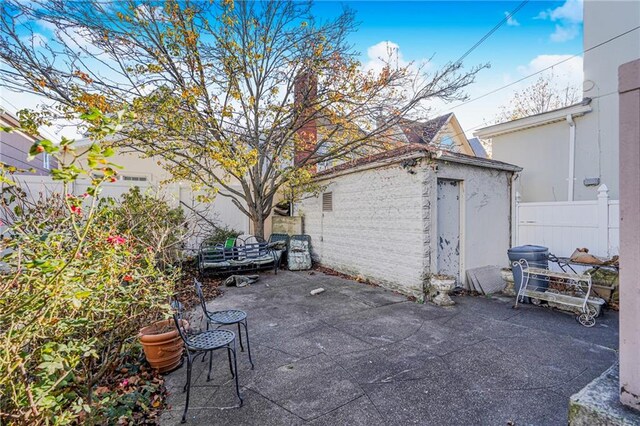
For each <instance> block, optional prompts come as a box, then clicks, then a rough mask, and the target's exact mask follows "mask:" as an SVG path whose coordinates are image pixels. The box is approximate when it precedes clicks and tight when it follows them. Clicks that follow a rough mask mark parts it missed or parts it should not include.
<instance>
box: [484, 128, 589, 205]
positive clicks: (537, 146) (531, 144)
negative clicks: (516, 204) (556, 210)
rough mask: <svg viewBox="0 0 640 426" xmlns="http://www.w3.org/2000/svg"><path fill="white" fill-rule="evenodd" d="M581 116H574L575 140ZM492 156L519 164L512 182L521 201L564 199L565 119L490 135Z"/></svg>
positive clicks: (580, 131) (566, 165)
mask: <svg viewBox="0 0 640 426" xmlns="http://www.w3.org/2000/svg"><path fill="white" fill-rule="evenodd" d="M583 120H584V118H583V117H579V118H576V119H575V122H576V140H577V139H579V137H580V136H581V135H582V134H583V126H582V123H583ZM576 145H578V143H577V142H576ZM492 158H493V159H494V160H499V161H505V162H507V163H511V164H516V165H518V166H520V167H522V168H523V170H522V172H520V177H519V178H518V179H517V180H516V184H515V189H516V190H517V191H518V192H520V195H521V196H522V201H524V202H534V201H567V179H568V177H569V124H567V122H566V121H562V122H558V123H553V124H548V125H546V126H540V127H534V128H531V129H527V130H521V131H519V132H515V133H507V134H505V135H501V136H496V137H494V138H493V139H492ZM577 186H578V185H576V187H577ZM590 199H593V197H592V198H590Z"/></svg>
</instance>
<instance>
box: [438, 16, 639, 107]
mask: <svg viewBox="0 0 640 426" xmlns="http://www.w3.org/2000/svg"><path fill="white" fill-rule="evenodd" d="M639 28H640V26H637V27H634V28H632V29H630V30H628V31H625V32H623V33H621V34H618V35H617V36H615V37H611V38H610V39H608V40H605V41H603V42H602V43H599V44H596V45H595V46H591V47H590V48H588V49H585V50H583V51H582V52H580V53H576V54H575V55H573V56H570V57H568V58H565V59H562V60H560V61H558V62H556V63H554V64H552V65H549V66H548V67H546V68H543V69H541V70H539V71H536V72H534V73H531V74H529V75H527V76H525V77H522V78H520V79H518V80H516V81H514V82H511V83H509V84H505V85H504V86H502V87H498V88H497V89H493V90H491V91H489V92H487V93H485V94H483V95H480V96H478V97H476V98H473V99H469V100H468V101H464V102H461V103H459V104H458V105H454V106H452V107H451V108H448V110H449V111H450V110H453V109H456V108H458V107H461V106H462V105H466V104H469V103H471V102H475V101H477V100H478V99H482V98H486V97H487V96H489V95H493V94H494V93H496V92H499V91H500V90H503V89H506V88H507V87H511V86H513V85H515V84H518V83H520V82H521V81H524V80H526V79H528V78H531V77H533V76H535V75H538V74H541V73H543V72H545V71H547V70H550V69H551V68H553V67H555V66H557V65H560V64H562V63H564V62H567V61H569V60H571V59H574V58H576V57H578V56H580V55H583V54H585V53H587V52H590V51H591V50H593V49H597V48H598V47H601V46H603V45H605V44H607V43H610V42H612V41H614V40H616V39H619V38H620V37H623V36H625V35H627V34H629V33H631V32H633V31H636V30H637V29H639Z"/></svg>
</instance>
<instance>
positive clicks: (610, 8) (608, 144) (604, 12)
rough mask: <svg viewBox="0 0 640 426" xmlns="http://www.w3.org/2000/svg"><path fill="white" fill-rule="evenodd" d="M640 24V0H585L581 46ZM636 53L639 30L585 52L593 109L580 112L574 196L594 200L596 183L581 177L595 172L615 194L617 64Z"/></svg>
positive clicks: (588, 94)
mask: <svg viewBox="0 0 640 426" xmlns="http://www.w3.org/2000/svg"><path fill="white" fill-rule="evenodd" d="M639 25H640V1H585V2H584V39H583V44H584V49H585V50H586V49H590V48H591V47H593V46H596V45H598V44H600V43H603V42H605V41H607V40H609V39H611V38H613V37H616V36H618V35H619V34H622V33H624V32H626V31H628V30H630V29H632V28H634V27H637V26H639ZM639 57H640V30H635V31H633V32H631V33H629V34H627V35H625V36H622V37H620V38H617V39H616V40H613V41H611V42H608V43H606V44H605V45H603V46H602V47H598V48H595V49H592V50H590V51H588V52H586V53H585V54H584V79H585V83H584V89H585V91H584V96H585V97H590V98H592V99H593V101H592V103H591V106H592V108H593V112H592V113H591V114H587V115H586V116H585V117H584V123H582V125H581V128H580V127H579V128H578V129H579V131H580V133H579V134H578V135H577V139H576V187H575V189H576V193H575V195H576V198H575V199H576V200H593V199H594V198H595V197H596V188H595V187H585V186H584V185H582V180H583V179H584V178H585V177H600V180H601V183H606V184H607V186H608V187H609V195H610V197H611V198H613V199H618V198H619V197H620V196H619V183H618V182H619V181H618V173H619V172H618V171H619V166H618V139H619V107H618V105H619V97H618V67H619V66H620V65H622V64H624V63H626V62H630V61H632V60H634V59H636V58H639Z"/></svg>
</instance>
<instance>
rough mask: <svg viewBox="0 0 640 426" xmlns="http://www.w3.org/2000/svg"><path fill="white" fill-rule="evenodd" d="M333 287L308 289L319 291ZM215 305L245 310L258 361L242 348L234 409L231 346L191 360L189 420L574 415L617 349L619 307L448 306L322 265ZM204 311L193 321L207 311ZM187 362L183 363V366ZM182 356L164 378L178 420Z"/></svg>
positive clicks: (407, 420)
mask: <svg viewBox="0 0 640 426" xmlns="http://www.w3.org/2000/svg"><path fill="white" fill-rule="evenodd" d="M317 287H323V288H325V289H326V291H325V292H324V293H322V294H320V295H317V296H311V295H309V291H311V290H312V289H314V288H317ZM224 290H225V294H224V295H223V296H222V297H219V298H217V299H215V300H212V301H211V302H209V303H208V307H209V309H211V310H216V309H228V308H237V309H242V310H245V311H247V313H248V315H249V316H248V319H249V333H250V337H251V348H252V355H253V360H254V362H255V366H256V367H255V370H251V369H250V365H249V362H248V359H247V355H246V353H241V352H240V351H238V354H239V358H238V362H239V370H240V373H239V378H240V386H241V392H242V395H243V397H244V405H243V406H242V407H241V408H235V405H236V404H237V399H236V398H235V392H234V384H233V380H232V379H231V376H230V373H229V370H228V365H227V359H226V354H225V353H224V352H223V351H217V352H216V353H215V356H214V365H213V369H214V370H213V373H212V380H211V381H210V382H207V381H206V376H207V372H206V371H207V366H208V363H202V362H200V361H199V360H198V361H197V362H196V363H195V364H194V372H193V379H192V383H193V385H192V388H191V403H190V407H189V412H188V417H187V424H191V425H214V424H225V425H295V424H304V423H309V424H313V425H367V426H373V425H384V424H427V425H430V424H431V425H441V424H447V425H453V424H460V425H463V424H464V425H468V424H474V425H476V424H486V425H506V424H509V422H513V423H512V424H516V425H522V424H536V425H538V424H539V425H556V424H557V425H561V424H564V425H566V424H567V408H568V401H569V397H570V396H571V395H572V394H573V393H575V392H577V391H578V390H580V389H581V388H582V387H583V386H585V385H586V384H587V383H589V382H590V381H591V380H593V379H594V378H596V377H597V376H598V375H600V374H601V373H602V372H603V371H604V370H606V369H607V368H608V367H610V366H611V364H613V363H614V361H615V360H616V356H617V355H616V349H617V345H618V322H617V320H618V318H617V314H616V313H615V312H610V311H607V312H606V313H605V315H604V316H603V317H601V318H598V322H597V324H596V326H595V327H593V328H590V329H588V328H585V327H582V326H581V325H579V324H578V323H577V322H576V321H575V319H574V317H573V316H570V315H566V314H563V313H559V312H555V311H552V310H549V309H544V308H540V307H535V306H529V305H525V306H522V307H521V308H519V309H517V310H514V309H512V301H511V300H510V299H488V298H484V297H470V296H461V297H456V298H454V300H455V301H456V302H457V304H456V305H455V306H453V307H451V308H441V307H436V306H432V305H430V304H419V303H415V302H411V301H408V300H407V299H406V298H405V297H403V296H400V295H397V294H394V293H392V292H390V291H385V290H384V289H381V288H378V287H373V286H368V285H365V284H360V283H356V282H353V281H348V280H344V279H341V278H337V277H334V276H328V275H324V274H322V273H318V272H313V273H310V272H297V273H296V272H288V271H280V272H279V273H278V275H273V274H269V273H267V274H262V275H261V280H260V281H259V282H258V283H257V284H254V285H252V286H250V287H244V288H226V289H224ZM201 317H202V315H201V310H200V309H199V308H198V309H196V310H195V311H194V314H193V316H192V323H193V322H194V321H195V322H196V323H197V322H198V321H199V320H201ZM185 365H186V364H185ZM185 379H186V367H182V368H180V369H178V370H177V371H174V372H173V373H171V374H169V375H167V387H168V390H169V392H170V395H169V404H170V405H171V408H170V409H169V410H167V411H165V412H164V413H163V414H162V417H161V424H164V425H171V424H177V423H179V422H180V418H181V416H182V410H183V408H184V400H185V394H184V393H182V386H183V385H184V383H185Z"/></svg>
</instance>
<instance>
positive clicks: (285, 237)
mask: <svg viewBox="0 0 640 426" xmlns="http://www.w3.org/2000/svg"><path fill="white" fill-rule="evenodd" d="M276 241H284V242H285V243H287V244H289V234H271V235H270V236H269V241H268V242H269V243H275V242H276Z"/></svg>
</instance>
